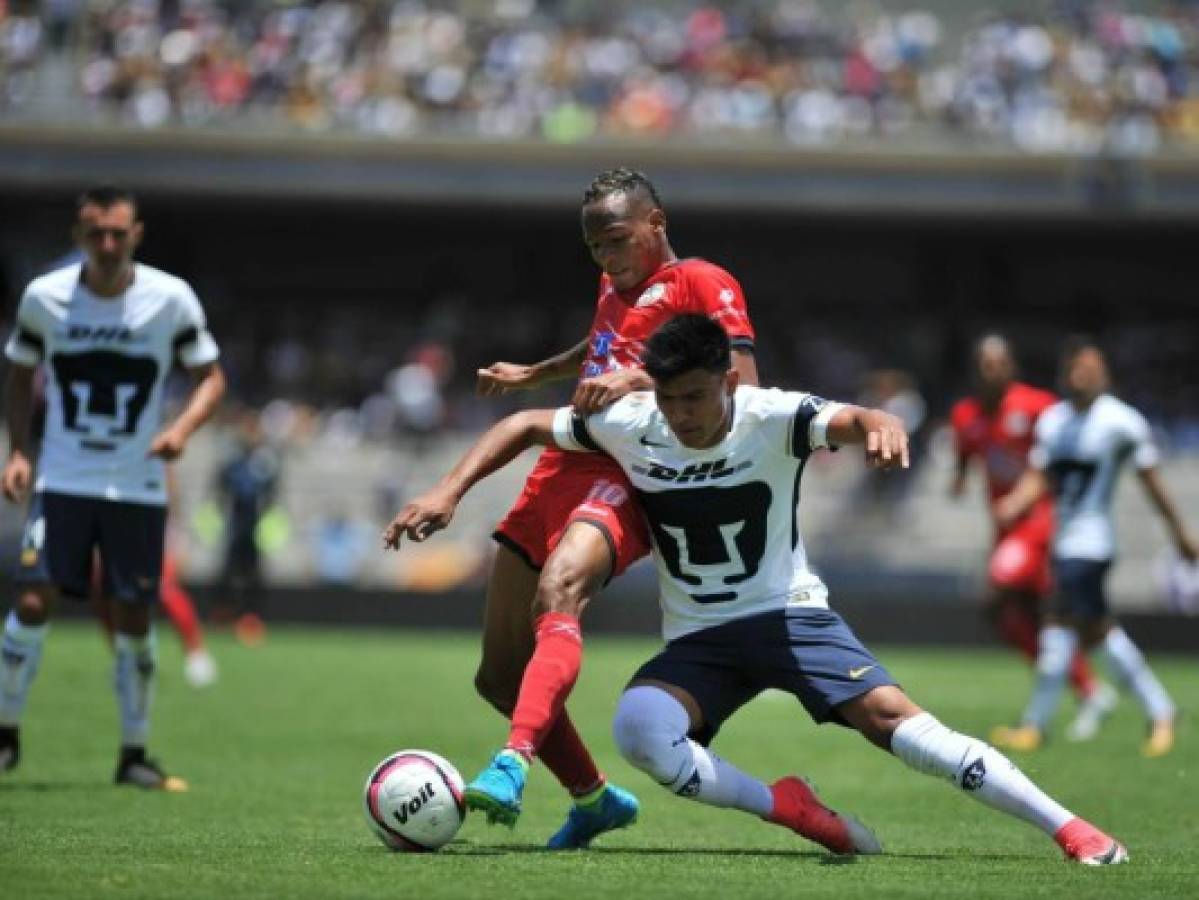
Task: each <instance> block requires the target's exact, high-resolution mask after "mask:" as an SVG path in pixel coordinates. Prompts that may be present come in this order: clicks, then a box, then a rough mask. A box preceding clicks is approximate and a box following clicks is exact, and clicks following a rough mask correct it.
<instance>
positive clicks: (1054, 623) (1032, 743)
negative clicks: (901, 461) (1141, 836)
mask: <svg viewBox="0 0 1199 900" xmlns="http://www.w3.org/2000/svg"><path fill="white" fill-rule="evenodd" d="M1062 362H1063V366H1062V379H1063V382H1064V389H1065V390H1064V393H1065V394H1066V395H1067V399H1066V400H1063V401H1061V402H1059V403H1058V404H1056V405H1055V406H1052V407H1050V408H1049V409H1047V410H1046V411H1045V412H1044V413H1043V414H1042V415H1041V418H1040V419H1039V420H1038V421H1037V430H1036V443H1034V445H1033V448H1032V450H1031V451H1030V453H1029V463H1030V466H1029V468H1028V469H1027V470H1026V472H1025V474H1024V476H1023V477H1022V478H1021V480H1020V481H1019V482H1018V483H1017V484H1016V486H1015V488H1013V490H1012V491H1011V493H1009V494H1008V495H1007V496H1006V497H1004V498H1003V499H1002V500H1000V501H999V503H998V504H996V514H997V516H998V518H999V519H1000V521H1001V524H1007V523H1010V522H1014V521H1016V520H1018V519H1019V518H1020V517H1021V516H1023V515H1024V514H1025V512H1027V510H1028V509H1029V508H1030V507H1031V506H1032V505H1033V504H1035V503H1036V502H1037V500H1038V499H1039V498H1040V497H1041V496H1043V495H1044V494H1045V493H1046V492H1047V491H1050V490H1052V491H1053V493H1054V494H1055V495H1056V505H1057V526H1056V529H1055V534H1054V541H1053V569H1054V578H1055V581H1056V598H1055V600H1054V607H1053V609H1052V610H1051V612H1050V613H1049V615H1048V616H1047V619H1046V623H1045V625H1044V627H1043V628H1042V631H1041V635H1040V650H1039V652H1038V655H1037V681H1036V685H1035V686H1034V688H1033V694H1032V697H1031V699H1030V700H1029V703H1028V706H1027V708H1026V709H1025V712H1024V717H1023V720H1022V721H1021V724H1020V725H1018V726H1016V727H1014V728H1009V727H1005V726H1000V727H999V728H996V729H995V730H994V731H993V732H992V735H991V739H992V740H993V741H995V742H996V743H997V744H1001V745H1003V746H1007V747H1010V748H1012V749H1016V750H1035V749H1036V748H1037V747H1039V746H1040V745H1041V743H1042V741H1043V740H1044V735H1045V733H1046V730H1047V729H1048V727H1049V723H1050V722H1051V720H1052V718H1053V714H1054V712H1056V710H1057V705H1058V702H1059V701H1060V699H1061V694H1062V690H1063V685H1064V683H1065V678H1066V673H1067V670H1068V668H1069V665H1070V659H1071V657H1072V656H1073V655H1074V652H1075V649H1076V648H1077V647H1079V646H1080V645H1081V646H1082V647H1083V648H1084V649H1086V650H1090V649H1094V648H1100V649H1101V650H1102V652H1103V655H1104V656H1105V657H1106V661H1107V663H1108V665H1109V667H1110V668H1111V670H1112V672H1113V674H1114V676H1115V677H1116V679H1117V680H1118V681H1119V682H1120V683H1121V684H1123V685H1124V686H1125V687H1127V688H1128V689H1129V690H1131V692H1132V693H1133V695H1134V696H1135V697H1136V698H1137V700H1138V701H1140V703H1141V706H1142V707H1143V708H1144V710H1145V714H1146V716H1147V717H1148V719H1149V737H1148V739H1147V740H1146V741H1145V744H1144V745H1143V747H1142V752H1143V753H1144V754H1145V755H1146V756H1150V757H1154V756H1163V755H1165V754H1166V753H1169V752H1170V750H1171V749H1172V748H1173V746H1174V719H1175V706H1174V702H1173V701H1172V700H1171V699H1170V696H1169V694H1167V693H1166V690H1165V688H1164V687H1163V686H1162V684H1161V682H1160V681H1158V679H1157V677H1156V676H1155V675H1154V674H1153V672H1152V671H1151V670H1150V668H1149V666H1148V664H1147V663H1146V662H1145V657H1144V656H1143V655H1142V653H1141V651H1140V650H1139V649H1138V648H1137V646H1136V645H1135V644H1134V643H1133V642H1132V640H1131V639H1130V638H1129V637H1128V635H1127V633H1125V631H1124V629H1123V628H1121V627H1120V626H1119V624H1118V623H1117V622H1116V621H1115V619H1114V618H1113V617H1112V615H1111V611H1110V610H1109V609H1108V604H1107V597H1106V595H1105V593H1104V588H1103V583H1104V579H1105V578H1106V577H1107V573H1108V570H1109V569H1110V568H1111V565H1112V561H1113V559H1114V558H1115V552H1116V543H1115V540H1116V539H1115V533H1116V532H1115V524H1114V522H1113V521H1112V498H1113V496H1114V494H1115V487H1116V479H1117V478H1118V477H1119V474H1120V472H1121V470H1122V469H1123V467H1124V464H1125V463H1126V462H1127V461H1129V460H1130V459H1131V460H1132V463H1133V466H1134V467H1135V468H1136V471H1137V475H1138V477H1139V478H1140V481H1141V485H1142V486H1143V487H1144V488H1145V493H1146V494H1147V495H1148V497H1149V499H1150V501H1151V502H1152V503H1153V506H1154V507H1155V508H1156V509H1157V511H1158V512H1159V513H1160V514H1161V516H1162V519H1163V520H1164V521H1165V523H1166V526H1167V528H1169V531H1170V535H1171V537H1172V538H1173V539H1174V542H1175V544H1177V546H1178V551H1179V553H1181V554H1182V556H1183V557H1185V558H1186V559H1188V560H1194V559H1195V558H1196V556H1197V555H1199V544H1196V542H1195V540H1194V539H1193V538H1192V537H1191V536H1190V535H1189V534H1188V533H1187V531H1186V528H1185V526H1184V525H1183V522H1182V518H1181V517H1180V516H1179V514H1178V511H1177V509H1175V507H1174V504H1173V503H1172V502H1171V500H1170V498H1169V496H1168V495H1167V494H1166V491H1165V488H1164V486H1163V484H1162V481H1161V478H1160V477H1159V475H1158V471H1157V466H1158V451H1157V447H1156V446H1155V445H1154V443H1153V437H1152V434H1151V432H1150V429H1149V424H1148V423H1147V422H1146V421H1145V418H1144V416H1142V415H1141V414H1140V413H1139V412H1137V411H1136V410H1135V409H1133V408H1132V407H1131V406H1129V405H1128V404H1127V403H1123V402H1121V401H1120V400H1117V399H1116V398H1115V397H1113V396H1112V395H1111V394H1109V393H1107V390H1108V387H1109V383H1110V379H1109V376H1108V370H1107V363H1106V362H1105V360H1104V358H1103V353H1102V352H1101V351H1100V350H1099V348H1098V347H1096V346H1095V344H1094V343H1092V342H1090V341H1086V340H1082V341H1076V342H1073V343H1072V344H1071V346H1070V347H1069V348H1068V349H1067V351H1066V353H1065V354H1064V356H1063V361H1062Z"/></svg>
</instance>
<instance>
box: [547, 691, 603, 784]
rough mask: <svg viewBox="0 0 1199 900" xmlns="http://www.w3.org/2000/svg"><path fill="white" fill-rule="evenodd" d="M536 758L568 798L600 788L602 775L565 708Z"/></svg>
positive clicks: (548, 733)
mask: <svg viewBox="0 0 1199 900" xmlns="http://www.w3.org/2000/svg"><path fill="white" fill-rule="evenodd" d="M537 758H538V759H540V760H541V761H542V762H543V763H545V767H546V768H547V769H549V770H550V771H551V772H553V773H554V777H555V778H557V779H558V781H559V783H560V784H561V785H562V787H564V788H566V790H567V791H568V792H569V793H570V795H571V796H572V797H582V796H585V795H586V794H590V793H593V792H595V791H597V790H599V789H600V787H602V786H603V784H604V776H603V775H602V774H601V773H600V770H599V769H598V768H597V767H596V765H595V760H594V759H592V758H591V753H590V752H589V751H588V750H587V747H586V745H585V744H584V743H583V739H582V738H581V737H579V733H578V732H577V731H576V730H575V725H574V722H572V721H571V720H570V713H568V712H567V711H566V710H565V709H564V710H562V712H561V713H560V714H559V715H558V718H557V719H555V720H554V724H553V726H552V727H551V728H550V730H549V731H548V732H547V733H546V735H545V738H544V739H543V740H542V742H541V749H540V750H538V751H537Z"/></svg>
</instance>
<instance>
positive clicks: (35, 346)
mask: <svg viewBox="0 0 1199 900" xmlns="http://www.w3.org/2000/svg"><path fill="white" fill-rule="evenodd" d="M41 311H42V303H41V300H39V299H38V296H37V293H36V291H35V289H34V285H32V284H31V285H30V286H29V288H27V289H26V291H25V293H24V295H23V296H22V297H21V304H20V306H19V307H18V308H17V321H16V324H15V325H14V326H13V330H12V334H11V335H9V338H8V343H7V344H5V345H4V355H5V356H7V357H8V359H9V360H10V361H12V362H14V363H16V364H17V365H19V366H29V367H32V366H36V365H37V364H38V363H40V362H41V361H42V358H43V356H44V355H45V352H46V339H45V330H46V320H45V316H43V315H41V314H40V313H41Z"/></svg>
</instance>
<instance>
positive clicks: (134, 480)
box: [0, 186, 225, 790]
mask: <svg viewBox="0 0 1199 900" xmlns="http://www.w3.org/2000/svg"><path fill="white" fill-rule="evenodd" d="M142 233H143V226H142V223H141V221H140V220H139V218H138V211H137V201H136V200H135V199H134V197H133V195H132V194H130V193H129V192H127V191H125V190H122V189H120V188H116V187H111V186H102V187H97V188H93V189H91V190H89V191H87V192H85V193H84V194H83V195H82V196H81V197H80V198H79V202H78V208H77V216H76V222H75V230H74V234H75V238H76V240H77V241H78V243H79V246H80V248H81V249H82V251H83V253H84V257H85V259H84V261H83V262H82V263H75V264H73V265H68V266H65V267H63V268H60V269H57V270H55V271H53V272H50V273H49V274H47V275H43V276H42V277H40V278H36V279H34V280H33V281H32V282H31V283H30V284H29V286H28V287H27V288H26V289H25V293H24V295H23V296H22V298H21V304H20V308H19V309H18V311H17V322H16V327H15V329H14V330H13V333H12V336H11V337H10V338H9V340H8V343H7V345H6V347H5V354H6V355H7V357H8V360H9V362H10V366H9V372H8V384H7V402H6V416H7V424H8V433H9V440H10V442H11V449H10V452H9V457H8V461H7V463H6V465H5V466H4V472H3V476H2V486H3V491H4V496H5V497H6V499H8V500H9V501H11V502H14V503H17V502H21V501H23V500H24V499H25V497H26V495H27V493H28V491H29V487H30V483H31V481H32V480H33V451H32V449H31V446H30V444H31V441H30V410H31V405H32V399H33V382H34V375H35V372H36V369H37V367H38V366H39V365H40V366H42V367H43V369H44V371H45V378H46V426H45V434H44V436H43V439H42V446H41V455H40V458H39V459H38V465H37V479H36V482H34V483H33V497H32V499H31V501H30V504H29V511H28V516H27V519H26V525H25V532H24V537H23V540H22V544H21V552H20V558H19V561H18V567H17V572H16V576H15V580H16V582H17V584H18V588H19V590H18V595H17V601H16V604H15V606H14V608H13V609H12V610H11V611H10V612H9V614H8V618H7V619H6V620H5V623H4V637H3V644H2V647H0V653H2V656H3V660H2V662H0V771H2V770H5V769H11V768H13V767H14V766H15V765H16V764H17V761H18V760H19V758H20V741H19V731H18V729H19V725H20V721H21V715H22V713H23V711H24V708H25V703H26V700H27V698H28V696H29V689H30V685H31V684H32V682H33V678H34V675H35V674H36V673H37V668H38V662H39V659H40V657H41V652H42V644H43V642H44V640H45V637H46V632H47V629H48V625H47V621H48V619H49V617H50V614H51V612H52V609H53V607H54V604H55V602H56V601H57V598H58V596H59V595H61V594H65V595H67V596H71V597H76V598H81V599H82V598H86V597H87V595H88V589H89V580H90V577H91V572H92V564H93V555H94V553H95V552H98V553H99V556H100V561H101V564H102V567H103V572H104V574H103V582H104V583H103V589H104V592H105V594H106V595H107V596H108V597H109V598H110V600H111V607H112V610H113V624H114V626H115V632H116V633H115V637H114V649H115V670H116V671H115V687H116V693H117V703H118V706H119V708H120V713H121V746H120V752H119V755H118V760H117V769H116V776H115V780H116V782H117V783H118V784H132V785H136V786H139V787H144V788H161V789H166V790H183V789H186V783H185V782H183V780H182V779H180V778H176V777H172V776H168V775H166V774H165V773H164V772H163V770H162V768H161V766H159V765H158V764H157V763H156V762H155V761H154V760H152V759H150V758H148V757H147V756H146V738H147V734H148V730H149V707H150V696H151V688H152V684H153V677H154V669H155V645H154V631H153V624H152V615H151V613H152V608H153V606H154V604H155V603H157V601H158V593H159V579H160V577H161V575H162V556H163V541H164V528H165V523H166V501H167V494H166V468H165V463H166V461H168V460H172V459H177V458H178V457H179V456H180V455H181V454H182V453H183V451H184V448H185V447H186V445H187V442H188V439H189V438H190V437H191V435H192V433H193V432H194V431H195V430H196V429H197V428H198V427H200V425H201V424H202V423H203V422H204V421H205V420H206V419H207V418H208V417H209V416H210V415H211V414H212V412H213V410H214V409H215V408H216V405H217V402H218V401H219V400H220V397H221V395H222V394H223V393H224V389H225V377H224V375H223V374H222V372H221V368H220V366H219V364H218V363H217V355H218V352H217V346H216V344H215V342H214V341H213V339H212V336H211V335H210V334H209V332H208V328H207V326H206V324H205V320H204V312H203V310H202V309H201V308H200V303H199V301H198V300H197V299H196V295H195V294H194V293H193V292H192V290H191V288H190V287H188V285H187V283H186V282H184V281H182V280H181V279H179V278H176V277H174V276H173V275H168V274H167V273H166V272H161V271H159V270H157V269H153V268H151V267H150V266H147V265H143V264H141V263H135V262H134V261H133V254H134V251H135V250H136V249H137V247H138V244H139V243H140V242H141V238H142ZM176 363H178V364H179V365H181V366H183V367H184V368H185V369H187V370H188V371H189V372H190V373H191V374H192V376H193V382H194V383H193V388H192V391H191V394H190V396H189V397H188V400H187V403H186V404H185V406H184V408H183V410H182V412H181V413H180V414H179V415H178V417H177V418H175V420H174V421H172V422H170V423H169V424H167V425H165V426H164V424H163V421H162V394H163V385H164V383H165V381H166V379H167V376H168V375H169V374H170V371H171V368H172V366H174V365H175V364H176Z"/></svg>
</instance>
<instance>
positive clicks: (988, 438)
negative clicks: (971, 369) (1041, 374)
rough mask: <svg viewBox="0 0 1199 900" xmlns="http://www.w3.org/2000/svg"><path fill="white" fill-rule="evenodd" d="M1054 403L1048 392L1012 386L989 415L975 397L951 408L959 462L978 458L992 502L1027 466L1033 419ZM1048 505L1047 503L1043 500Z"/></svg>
mask: <svg viewBox="0 0 1199 900" xmlns="http://www.w3.org/2000/svg"><path fill="white" fill-rule="evenodd" d="M1056 402H1057V397H1055V396H1054V395H1053V394H1051V393H1049V392H1048V391H1042V390H1040V389H1038V388H1034V387H1030V386H1028V385H1027V384H1022V383H1020V382H1018V381H1016V382H1012V384H1011V385H1009V386H1008V389H1007V391H1006V392H1005V393H1004V395H1003V399H1002V400H1000V401H999V406H998V408H996V410H995V411H994V412H993V413H988V412H987V411H986V410H984V409H983V406H982V404H981V403H980V402H979V401H978V399H977V398H975V397H967V398H965V399H964V400H959V401H958V402H957V403H956V404H954V407H953V412H952V413H951V414H950V420H951V421H952V423H953V434H954V441H955V444H956V446H957V452H958V456H959V458H962V459H970V458H971V457H975V456H977V457H979V458H980V459H982V461H983V465H984V467H985V468H986V470H987V490H988V491H989V492H990V495H991V501H992V502H994V501H996V500H998V499H999V498H1000V497H1002V496H1004V495H1005V494H1007V493H1008V492H1009V491H1010V490H1011V489H1012V488H1013V487H1015V485H1016V481H1017V480H1019V478H1020V476H1021V475H1022V474H1023V473H1024V470H1025V468H1026V467H1027V466H1028V451H1029V450H1030V449H1032V445H1033V432H1034V426H1035V425H1036V421H1037V418H1038V417H1039V416H1040V415H1041V413H1043V412H1044V411H1045V410H1046V409H1047V408H1049V407H1050V406H1052V405H1053V404H1054V403H1056ZM1046 504H1047V505H1048V501H1047V500H1046Z"/></svg>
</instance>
